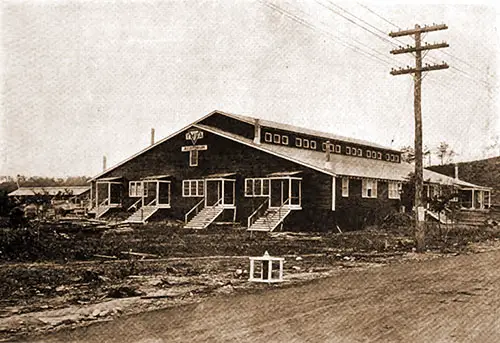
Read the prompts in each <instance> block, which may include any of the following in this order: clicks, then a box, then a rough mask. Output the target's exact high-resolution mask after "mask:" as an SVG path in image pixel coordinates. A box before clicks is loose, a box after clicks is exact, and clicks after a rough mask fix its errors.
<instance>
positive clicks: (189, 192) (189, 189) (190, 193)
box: [182, 180, 205, 197]
mask: <svg viewBox="0 0 500 343" xmlns="http://www.w3.org/2000/svg"><path fill="white" fill-rule="evenodd" d="M204 191H205V184H204V182H203V180H182V196H183V197H202V196H204V194H205V192H204Z"/></svg>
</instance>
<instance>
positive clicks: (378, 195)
mask: <svg viewBox="0 0 500 343" xmlns="http://www.w3.org/2000/svg"><path fill="white" fill-rule="evenodd" d="M400 159H401V154H400V152H399V151H397V150H394V149H391V148H387V147H384V146H380V145H377V144H374V143H370V142H366V141H363V140H358V139H352V138H347V137H342V136H337V135H333V134H329V133H323V132H318V131H314V130H309V129H304V128H298V127H294V126H290V125H285V124H281V123H276V122H272V121H268V120H261V119H257V118H252V117H247V116H241V115H235V114H230V113H224V112H220V111H214V112H212V113H209V114H208V115H206V116H204V117H202V118H201V119H199V120H198V121H196V122H194V123H192V124H190V125H188V126H187V127H185V128H183V129H181V130H180V131H178V132H176V133H174V134H172V135H170V136H169V137H167V138H165V139H163V140H161V141H159V142H157V143H155V144H153V145H151V146H150V147H148V148H146V149H144V150H143V151H141V152H139V153H137V154H135V155H133V156H132V157H130V158H128V159H126V160H125V161H123V162H121V163H119V164H117V165H115V166H113V167H112V168H110V169H108V170H106V171H104V172H102V173H100V174H99V175H97V176H95V177H94V178H93V179H92V180H91V198H92V203H93V205H94V208H93V211H94V213H95V215H96V217H105V216H106V214H107V213H109V212H110V211H117V210H122V211H123V210H125V211H129V212H130V216H129V218H128V219H127V221H129V222H138V223H143V222H146V221H148V220H154V219H155V218H161V217H170V218H177V219H182V220H184V221H185V223H186V228H194V229H202V228H206V227H208V226H209V225H210V224H212V223H214V222H239V223H241V224H242V225H245V226H247V227H248V228H249V229H250V230H261V231H272V230H274V229H276V228H277V227H280V226H282V225H284V226H285V227H286V228H287V229H300V230H316V229H333V228H336V226H337V225H338V226H339V227H341V228H342V229H356V228H359V227H361V226H363V225H364V224H370V223H372V222H374V221H375V219H376V218H377V217H381V216H384V215H385V214H387V213H389V212H391V211H399V210H400V209H401V207H402V205H404V206H406V208H411V199H410V197H409V196H407V197H406V198H405V194H407V193H408V192H405V187H404V186H403V185H404V184H405V182H407V181H408V178H409V175H410V174H411V172H412V171H413V166H412V165H410V164H407V163H402V162H401V160H400ZM424 179H425V180H426V184H428V185H429V186H433V187H439V186H441V185H446V186H449V187H455V188H460V187H475V188H480V189H483V188H481V187H479V186H475V185H472V184H470V183H467V182H464V181H461V180H458V179H455V178H451V177H447V176H444V175H441V174H438V173H435V172H432V171H429V170H425V171H424Z"/></svg>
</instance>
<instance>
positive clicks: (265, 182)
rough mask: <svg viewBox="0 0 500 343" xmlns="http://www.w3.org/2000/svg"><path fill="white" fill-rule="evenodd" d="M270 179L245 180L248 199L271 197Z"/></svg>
mask: <svg viewBox="0 0 500 343" xmlns="http://www.w3.org/2000/svg"><path fill="white" fill-rule="evenodd" d="M269 182H270V181H269V179H266V178H251V179H245V196H246V197H263V196H268V195H269Z"/></svg>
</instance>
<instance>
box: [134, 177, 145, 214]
mask: <svg viewBox="0 0 500 343" xmlns="http://www.w3.org/2000/svg"><path fill="white" fill-rule="evenodd" d="M145 185H146V182H144V181H141V204H142V206H141V210H142V208H143V207H144V186H145ZM136 192H137V186H136Z"/></svg>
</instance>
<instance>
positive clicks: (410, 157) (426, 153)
mask: <svg viewBox="0 0 500 343" xmlns="http://www.w3.org/2000/svg"><path fill="white" fill-rule="evenodd" d="M400 150H401V161H403V162H407V163H413V162H415V149H414V148H413V147H412V146H409V145H407V146H404V147H402V148H401V149H400ZM422 154H423V156H422V157H423V159H424V161H425V158H429V165H430V156H431V149H429V148H428V147H427V145H424V149H423V153H422Z"/></svg>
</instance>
